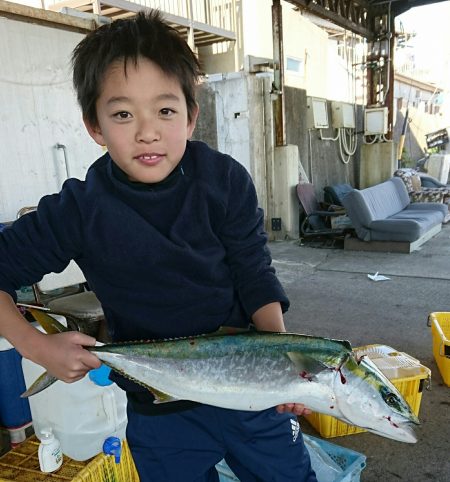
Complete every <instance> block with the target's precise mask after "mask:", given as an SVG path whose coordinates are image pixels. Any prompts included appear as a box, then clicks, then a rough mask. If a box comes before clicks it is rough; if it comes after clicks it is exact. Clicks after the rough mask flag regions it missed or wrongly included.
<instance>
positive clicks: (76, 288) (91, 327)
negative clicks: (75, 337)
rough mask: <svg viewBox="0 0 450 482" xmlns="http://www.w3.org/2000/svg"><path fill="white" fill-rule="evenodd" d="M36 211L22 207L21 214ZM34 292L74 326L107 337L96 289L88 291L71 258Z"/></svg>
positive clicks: (47, 305) (92, 334) (34, 286)
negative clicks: (66, 264) (64, 266)
mask: <svg viewBox="0 0 450 482" xmlns="http://www.w3.org/2000/svg"><path fill="white" fill-rule="evenodd" d="M35 210H36V207H35V206H32V207H26V208H22V209H21V210H20V211H19V212H18V213H17V217H21V216H24V215H26V214H27V213H29V212H31V211H35ZM33 292H34V297H35V299H36V303H37V304H39V305H42V306H44V307H46V308H48V309H49V310H50V311H51V312H53V313H55V314H59V315H62V316H64V317H65V318H66V319H67V325H68V326H69V328H70V329H72V330H77V331H81V332H83V333H86V334H88V335H91V336H94V337H97V338H99V339H100V338H102V340H101V341H105V339H106V338H107V335H106V333H105V330H104V325H105V323H104V320H105V315H104V313H103V309H102V306H101V304H100V301H99V300H98V298H97V296H96V295H95V293H94V292H93V291H89V290H87V288H86V278H85V277H84V274H83V272H82V271H81V269H80V268H79V267H78V265H77V264H76V263H75V261H73V260H71V261H70V263H69V264H68V266H67V267H66V268H65V269H64V270H63V271H61V272H60V273H49V274H46V275H45V276H44V277H43V278H42V280H41V281H39V282H38V283H35V284H34V285H33Z"/></svg>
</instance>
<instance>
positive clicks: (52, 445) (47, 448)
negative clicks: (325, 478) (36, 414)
mask: <svg viewBox="0 0 450 482" xmlns="http://www.w3.org/2000/svg"><path fill="white" fill-rule="evenodd" d="M40 434H41V443H40V445H39V450H38V457H39V467H40V469H41V471H42V472H54V471H55V470H58V469H59V468H60V467H61V465H62V462H63V454H62V452H61V445H60V443H59V440H58V439H56V438H55V436H54V435H53V433H52V429H51V428H44V429H42V430H41V432H40Z"/></svg>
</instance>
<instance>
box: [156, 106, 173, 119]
mask: <svg viewBox="0 0 450 482" xmlns="http://www.w3.org/2000/svg"><path fill="white" fill-rule="evenodd" d="M159 112H160V113H161V115H163V116H165V117H168V116H171V115H172V114H174V113H175V111H174V110H173V109H169V108H168V107H165V108H164V109H161V110H160V111H159Z"/></svg>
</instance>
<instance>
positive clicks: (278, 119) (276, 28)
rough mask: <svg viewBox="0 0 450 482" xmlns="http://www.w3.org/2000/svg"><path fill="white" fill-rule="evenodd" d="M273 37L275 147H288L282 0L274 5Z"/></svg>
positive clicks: (278, 0)
mask: <svg viewBox="0 0 450 482" xmlns="http://www.w3.org/2000/svg"><path fill="white" fill-rule="evenodd" d="M272 35H273V64H274V65H273V68H274V72H273V73H274V80H273V89H272V94H273V95H274V96H275V99H274V102H273V108H274V124H275V145H276V146H285V145H286V128H285V126H286V112H285V105H284V99H283V87H284V53H283V12H282V8H281V3H280V0H273V3H272Z"/></svg>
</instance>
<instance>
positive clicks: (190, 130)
mask: <svg viewBox="0 0 450 482" xmlns="http://www.w3.org/2000/svg"><path fill="white" fill-rule="evenodd" d="M199 112H200V107H199V105H198V104H197V103H196V104H195V109H193V111H192V115H191V120H190V121H189V123H188V139H190V138H191V136H192V134H193V132H194V129H195V126H196V124H197V118H198V113H199Z"/></svg>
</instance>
